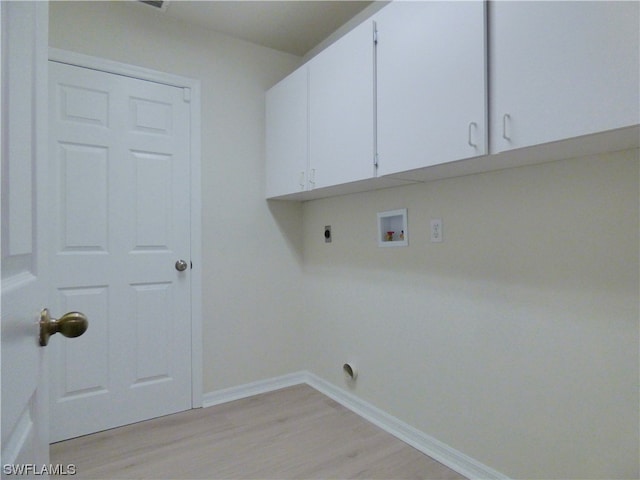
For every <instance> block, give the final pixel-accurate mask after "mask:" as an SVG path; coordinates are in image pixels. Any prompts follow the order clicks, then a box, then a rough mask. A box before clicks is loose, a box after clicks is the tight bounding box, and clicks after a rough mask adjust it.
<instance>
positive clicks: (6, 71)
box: [0, 2, 57, 478]
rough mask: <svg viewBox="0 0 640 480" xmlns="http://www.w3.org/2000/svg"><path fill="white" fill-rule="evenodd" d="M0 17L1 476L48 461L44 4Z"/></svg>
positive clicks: (25, 5)
mask: <svg viewBox="0 0 640 480" xmlns="http://www.w3.org/2000/svg"><path fill="white" fill-rule="evenodd" d="M0 17H1V31H2V68H1V71H2V120H1V124H2V142H1V145H2V215H0V217H1V219H2V220H1V223H2V249H1V250H2V282H1V283H2V320H1V324H2V349H1V350H2V362H1V363H2V389H1V390H2V466H3V470H2V472H3V478H4V476H5V474H6V475H10V474H13V473H18V472H20V470H19V469H20V468H21V465H22V467H24V465H25V464H29V465H38V466H42V465H45V464H48V463H49V446H48V416H47V401H46V399H47V388H46V387H47V383H46V381H45V380H46V379H45V378H43V370H44V369H43V367H44V362H45V361H46V354H47V351H46V349H44V348H41V347H40V346H39V345H38V328H37V322H38V320H39V313H40V310H41V309H42V308H44V307H47V306H48V298H47V281H48V274H49V271H48V269H47V262H46V250H45V248H44V245H45V242H46V241H47V240H48V239H49V237H48V235H47V234H48V225H47V221H48V219H47V216H46V214H45V212H44V211H43V210H44V208H43V207H44V206H45V205H46V203H45V202H46V201H47V191H46V188H47V183H46V179H47V171H46V169H47V162H46V152H47V139H46V134H47V124H46V102H47V97H46V93H47V81H46V72H47V57H46V55H47V22H48V10H47V4H46V3H45V2H1V4H0ZM43 119H44V121H43ZM56 340H57V339H56ZM14 469H16V470H14ZM24 471H25V470H23V472H24ZM29 473H31V474H33V473H34V472H33V470H31V471H30V472H29ZM44 477H45V478H46V476H44Z"/></svg>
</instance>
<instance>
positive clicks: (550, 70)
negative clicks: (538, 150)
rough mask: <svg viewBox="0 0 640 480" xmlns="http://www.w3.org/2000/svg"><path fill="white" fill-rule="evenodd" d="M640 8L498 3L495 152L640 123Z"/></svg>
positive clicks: (493, 47)
mask: <svg viewBox="0 0 640 480" xmlns="http://www.w3.org/2000/svg"><path fill="white" fill-rule="evenodd" d="M639 7H640V4H639V3H638V2H617V1H607V2H502V1H497V2H491V3H490V4H489V28H490V30H489V42H490V43H489V51H490V55H491V64H490V65H491V66H490V79H491V81H490V89H491V90H490V99H491V106H490V107H491V117H492V120H491V151H492V152H493V153H497V152H500V151H504V150H509V149H513V148H519V147H526V146H530V145H536V144H541V143H546V142H551V141H555V140H561V139H565V138H571V137H576V136H580V135H586V134H591V133H595V132H599V131H605V130H611V129H616V128H621V127H625V126H630V125H633V124H637V123H639V121H640V120H639V116H640V115H639V108H640V107H639V105H640V98H639V95H638V91H639V88H638V86H639V76H638V72H639V70H640V68H639V57H640V52H639V46H638V45H639V40H638V39H639V35H640V29H639V28H638V19H639V15H640V11H639Z"/></svg>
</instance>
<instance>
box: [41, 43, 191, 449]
mask: <svg viewBox="0 0 640 480" xmlns="http://www.w3.org/2000/svg"><path fill="white" fill-rule="evenodd" d="M53 56H54V57H58V58H59V57H61V56H62V57H64V58H65V60H66V59H67V58H68V57H69V56H71V57H73V58H72V59H74V60H77V59H80V60H81V61H84V62H87V61H88V62H92V61H93V60H91V59H87V58H84V57H82V56H77V55H69V54H65V53H64V52H59V51H56V52H53ZM109 66H110V65H107V67H109ZM90 67H93V65H90ZM50 70H51V75H50V89H49V92H50V106H51V107H50V128H51V135H50V152H51V163H52V169H51V170H52V171H51V185H52V186H51V189H52V199H53V201H52V202H51V215H52V217H53V218H54V219H56V221H55V223H56V228H55V230H54V232H53V235H52V242H51V245H50V247H51V261H52V269H53V272H54V275H55V283H54V285H53V286H54V288H53V289H52V292H51V296H52V305H53V307H52V308H54V309H58V308H62V309H66V310H65V311H68V310H80V311H83V312H84V313H86V314H87V316H88V317H89V319H90V328H89V330H88V331H87V333H85V335H84V337H83V338H81V339H78V341H77V342H74V343H73V344H71V343H64V344H62V343H58V344H57V345H56V346H55V349H52V352H51V355H52V359H51V362H50V364H51V367H52V369H51V375H52V391H51V408H52V423H51V440H52V441H57V440H61V439H65V438H71V437H74V436H78V435H83V434H86V433H91V432H95V431H99V430H103V429H106V428H111V427H114V426H118V425H124V424H127V423H132V422H135V421H140V420H144V419H148V418H153V417H156V416H159V415H165V414H168V413H173V412H176V411H180V410H185V409H188V408H191V407H192V406H193V407H197V406H200V402H201V386H200V385H199V382H198V377H199V376H200V375H201V373H200V369H199V368H198V363H199V358H200V351H199V342H197V341H195V339H194V338H193V333H194V332H193V331H195V333H197V330H198V326H199V322H198V320H199V308H198V304H199V298H198V294H197V291H198V288H199V275H197V274H196V275H194V274H193V273H194V270H193V269H191V268H188V269H187V270H185V271H182V272H179V271H177V270H176V268H175V263H176V261H177V260H180V259H183V260H185V261H186V262H187V264H188V265H189V266H190V263H191V261H192V260H196V264H198V263H199V252H198V245H199V242H198V241H197V240H196V241H193V239H192V235H199V225H196V228H195V229H194V228H193V225H192V223H194V222H193V220H194V212H193V210H194V209H195V210H196V212H195V214H196V215H198V214H199V204H198V201H196V202H194V198H193V196H192V193H193V191H192V190H193V189H192V184H193V183H194V182H193V177H192V175H193V173H194V172H193V171H192V172H190V168H191V167H192V166H193V165H194V163H197V164H198V165H199V162H194V161H193V160H194V159H193V157H192V156H191V155H190V153H193V152H190V150H193V144H194V142H193V140H194V136H193V135H192V133H191V132H190V129H191V127H193V128H196V130H198V125H195V126H194V125H192V123H194V122H193V118H194V116H193V113H194V112H193V111H192V101H193V92H192V90H191V88H188V89H185V88H184V87H178V86H172V85H167V84H164V83H157V82H155V81H144V80H141V79H137V78H131V77H130V76H123V75H117V74H114V73H107V72H105V71H96V70H95V69H89V68H82V67H78V66H73V65H67V64H63V63H60V62H54V61H52V62H50ZM198 113H199V112H198ZM195 153H196V155H197V152H195ZM196 169H197V167H196ZM190 173H191V175H190ZM195 193H197V194H199V190H198V191H196V192H195ZM197 200H199V197H198V198H197ZM194 203H195V204H196V205H195V208H194ZM196 223H198V222H197V221H196ZM194 245H195V250H196V251H195V252H194V251H193V250H194V248H193V247H194ZM194 280H195V282H194ZM194 288H195V290H196V292H195V295H194V294H193V292H192V290H193V289H194ZM194 307H195V308H194ZM192 350H195V351H192ZM192 362H193V368H192ZM192 378H193V379H194V382H192ZM192 383H195V385H192Z"/></svg>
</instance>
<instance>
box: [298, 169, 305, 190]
mask: <svg viewBox="0 0 640 480" xmlns="http://www.w3.org/2000/svg"><path fill="white" fill-rule="evenodd" d="M298 183H299V184H300V190H304V170H303V171H302V172H300V180H299V182H298Z"/></svg>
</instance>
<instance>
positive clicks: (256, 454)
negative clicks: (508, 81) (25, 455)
mask: <svg viewBox="0 0 640 480" xmlns="http://www.w3.org/2000/svg"><path fill="white" fill-rule="evenodd" d="M51 463H55V464H63V465H68V464H74V465H75V466H76V469H77V475H76V478H82V479H85V478H86V479H185V480H186V479H324V478H336V479H337V478H344V479H358V478H363V479H364V478H366V479H392V478H393V479H405V478H406V479H434V480H435V479H442V480H461V479H464V477H463V476H461V475H459V474H458V473H456V472H454V471H453V470H451V469H449V468H447V467H445V466H444V465H442V464H441V463H439V462H437V461H435V460H434V459H432V458H430V457H428V456H426V455H424V454H423V453H421V452H419V451H418V450H416V449H414V448H413V447H411V446H409V445H407V444H406V443H404V442H402V441H400V440H398V439H397V438H395V437H394V436H393V435H390V434H389V433H387V432H385V431H383V430H382V429H380V428H378V427H376V426H375V425H373V424H371V423H370V422H368V421H366V420H364V419H363V418H361V417H360V416H358V415H357V414H355V413H353V412H351V411H350V410H348V409H346V408H345V407H343V406H342V405H340V404H338V403H337V402H335V401H333V400H332V399H330V398H328V397H326V396H325V395H323V394H321V393H319V392H318V391H316V390H315V389H313V388H311V387H309V386H307V385H296V386H294V387H289V388H284V389H282V390H278V391H275V392H269V393H265V394H261V395H256V396H254V397H250V398H245V399H241V400H236V401H233V402H229V403H225V404H222V405H217V406H214V407H209V408H202V409H197V410H189V411H187V412H182V413H177V414H175V415H168V416H166V417H161V418H157V419H154V420H149V421H146V422H141V423H137V424H133V425H127V426H124V427H120V428H115V429H112V430H107V431H104V432H99V433H95V434H93V435H87V436H84V437H79V438H75V439H72V440H67V441H64V442H59V443H55V444H53V445H51Z"/></svg>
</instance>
